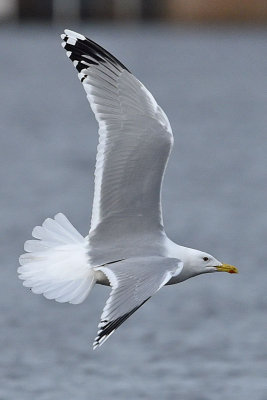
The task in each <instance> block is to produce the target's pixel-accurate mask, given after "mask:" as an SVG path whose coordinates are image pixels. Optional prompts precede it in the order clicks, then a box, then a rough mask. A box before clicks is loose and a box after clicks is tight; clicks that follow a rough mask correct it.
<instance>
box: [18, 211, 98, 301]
mask: <svg viewBox="0 0 267 400" xmlns="http://www.w3.org/2000/svg"><path fill="white" fill-rule="evenodd" d="M32 236H33V237H34V238H35V239H37V240H27V241H26V242H25V244H24V250H25V251H26V252H27V253H25V254H22V255H21V256H20V258H19V262H20V265H21V267H19V268H18V274H19V278H20V279H22V280H23V281H24V282H23V285H24V286H26V287H30V288H31V289H32V291H33V292H34V293H38V294H40V293H42V294H43V295H44V296H45V297H46V298H47V299H55V300H56V301H58V302H60V303H64V302H69V303H72V304H79V303H82V302H83V301H84V299H85V298H86V297H87V296H88V294H89V292H90V290H91V289H92V288H93V286H94V284H95V278H94V271H93V270H92V269H91V268H90V265H89V261H88V239H87V238H84V237H83V236H82V235H81V234H80V233H79V232H78V231H77V230H76V229H75V228H74V227H73V225H72V224H71V223H70V222H69V220H68V219H67V218H66V217H65V215H63V214H61V213H59V214H57V215H56V216H55V217H54V219H51V218H47V219H46V220H45V221H44V223H43V224H42V226H36V227H35V228H34V229H33V231H32Z"/></svg>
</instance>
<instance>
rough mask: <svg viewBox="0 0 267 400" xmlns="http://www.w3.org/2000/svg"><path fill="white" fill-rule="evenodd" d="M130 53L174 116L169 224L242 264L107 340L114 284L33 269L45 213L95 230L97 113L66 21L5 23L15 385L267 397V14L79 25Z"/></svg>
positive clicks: (7, 325)
mask: <svg viewBox="0 0 267 400" xmlns="http://www.w3.org/2000/svg"><path fill="white" fill-rule="evenodd" d="M69 28H71V29H75V30H78V31H81V32H82V33H84V34H86V35H88V36H90V37H91V38H92V39H93V40H95V41H97V42H99V43H100V44H102V45H103V46H105V47H106V48H107V49H108V50H109V51H111V52H112V53H114V54H115V55H116V56H117V57H118V58H119V59H120V60H121V61H122V62H123V63H124V64H126V65H127V66H128V67H129V69H130V70H131V71H132V72H133V73H134V74H135V75H136V76H137V77H138V78H139V79H140V80H141V81H142V82H143V83H144V84H145V85H146V86H147V87H148V89H150V90H151V92H152V93H153V94H154V96H155V98H156V99H157V101H158V102H159V104H160V105H161V106H162V108H163V109H164V110H165V112H166V113H167V115H168V116H169V119H170V122H171V124H172V127H173V132H174V137H175V147H174V150H173V153H172V157H171V159H170V162H169V166H168V169H167V173H166V178H165V183H164V188H163V201H164V206H163V208H164V221H165V226H166V230H167V233H168V234H169V236H170V237H171V238H172V239H173V240H175V241H177V242H178V243H180V244H183V245H187V246H190V247H194V248H198V249H201V250H205V251H207V252H210V253H211V254H213V255H214V256H215V257H217V258H218V259H220V260H222V261H224V262H227V263H231V264H234V265H236V266H237V267H239V269H240V274H239V275H230V274H222V273H221V274H209V275H206V276H201V277H197V278H193V279H191V280H188V281H187V282H184V283H182V284H180V285H175V286H172V287H167V288H163V289H162V290H161V291H160V292H159V293H158V294H157V295H155V297H153V298H152V299H151V300H150V301H149V302H147V303H146V304H145V305H144V307H142V308H141V309H140V310H138V312H137V313H135V314H134V315H133V316H132V317H131V318H130V319H129V320H128V321H127V322H126V323H125V324H123V325H122V326H121V327H120V328H119V329H118V331H116V332H115V334H114V335H113V336H112V337H111V338H110V339H109V340H108V341H107V342H106V343H105V344H104V345H103V347H101V348H100V349H99V350H97V351H94V352H93V351H92V342H93V339H94V336H95V334H96V331H97V324H98V322H99V317H100V313H101V311H102V308H103V305H104V303H105V300H106V298H107V296H108V293H109V289H108V288H105V287H95V289H94V290H93V292H92V293H91V294H90V297H88V299H87V300H86V301H85V302H84V303H83V304H81V305H79V306H73V305H69V304H58V303H56V302H54V301H48V300H46V299H44V298H43V297H42V296H40V295H39V296H38V295H33V294H32V293H31V292H30V291H29V290H28V289H26V288H24V287H23V286H22V284H21V281H19V280H18V279H17V274H16V269H17V267H18V256H19V255H20V254H21V253H22V252H23V243H24V241H25V240H26V239H29V238H30V236H31V230H32V228H33V227H34V226H35V225H38V224H41V223H42V222H43V220H44V219H45V218H46V217H48V216H54V215H55V214H56V213H57V212H59V211H61V212H63V213H65V214H66V215H67V216H68V218H69V219H70V221H71V222H72V223H73V224H74V225H75V226H76V227H77V229H79V231H80V232H82V233H83V234H84V235H86V234H87V232H88V229H89V222H90V212H91V204H92V197H93V171H94V163H95V154H96V145H97V125H96V122H95V120H94V117H93V114H92V112H91V111H90V109H89V106H88V103H87V101H86V97H85V93H84V91H83V89H82V87H81V85H80V83H79V81H78V79H77V77H76V72H75V70H74V68H73V67H72V66H71V64H70V62H69V61H68V60H67V58H66V56H65V54H64V51H63V50H62V48H61V46H60V38H59V33H61V28H59V27H52V28H51V27H45V26H37V25H36V26H34V25H33V26H23V25H22V26H20V27H19V26H17V27H16V26H11V27H9V26H7V25H6V26H2V27H1V28H0V54H1V62H0V93H1V95H0V128H1V129H0V135H1V137H0V141H1V142H0V163H1V164H0V179H1V198H0V229H1V240H0V251H1V275H0V276H1V290H0V307H1V313H0V320H1V334H0V341H1V352H0V367H1V376H0V379H1V382H0V399H1V400H13V399H18V400H26V399H27V400H28V399H38V400H62V399H64V400H66V399H71V400H87V399H90V400H95V399H107V400H109V399H115V400H125V399H127V400H136V399H163V400H169V399H181V400H233V399H234V400H266V399H267V343H266V341H267V340H266V339H267V321H266V318H267V313H266V310H267V234H266V231H267V210H266V205H267V201H266V197H267V182H266V177H267V175H266V174H267V173H266V171H267V155H266V154H267V136H266V126H267V51H266V39H267V32H266V30H264V29H263V28H262V29H256V28H252V27H251V28H249V27H247V28H246V27H239V28H233V27H230V26H229V27H220V28H215V27H214V28H211V27H210V28H207V27H206V28H204V27H203V28H200V27H199V28H198V27H195V28H189V27H187V28H186V27H185V28H177V27H175V26H171V27H167V26H163V25H151V26H149V25H147V26H142V25H132V26H130V27H126V25H125V26H123V25H122V26H115V25H113V26H111V25H97V24H94V25H89V24H88V25H83V26H77V25H72V26H69Z"/></svg>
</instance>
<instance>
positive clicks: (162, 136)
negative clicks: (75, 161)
mask: <svg viewBox="0 0 267 400" xmlns="http://www.w3.org/2000/svg"><path fill="white" fill-rule="evenodd" d="M61 37H62V39H63V43H62V46H63V47H64V48H65V50H66V51H67V56H68V57H69V58H70V60H71V61H72V62H73V65H74V66H75V67H76V69H77V70H78V72H79V74H78V76H79V78H80V80H81V82H82V84H83V87H84V89H85V91H86V94H87V98H88V100H89V103H90V105H91V108H92V110H93V112H94V114H95V117H96V119H97V121H98V123H99V136H100V139H99V145H98V153H97V162H96V170H95V193H94V202H93V212H92V221H91V230H90V243H91V244H92V247H93V248H97V247H98V246H99V247H101V246H104V245H106V244H107V243H108V242H109V241H110V242H111V243H113V240H114V238H116V239H118V240H120V243H123V240H124V238H125V237H126V236H127V237H128V238H129V236H130V235H135V236H138V237H140V236H142V234H147V233H150V232H153V233H155V232H159V233H161V232H162V231H163V222H162V215H161V198H160V197H161V196H160V195H161V184H162V178H163V174H164V170H165V167H166V163H167V160H168V157H169V154H170V150H171V147H172V141H173V136H172V131H171V127H170V123H169V121H168V118H167V117H166V115H165V113H164V112H163V111H162V109H161V108H160V107H159V106H158V104H157V103H156V101H155V99H154V97H153V96H152V95H151V93H150V92H149V91H148V90H147V89H146V88H145V87H144V85H142V83H141V82H139V81H138V80H137V79H136V78H135V77H134V76H133V75H132V74H131V73H130V72H129V71H128V69H127V68H126V67H125V66H124V65H123V64H122V63H121V62H120V61H118V60H117V59H116V58H115V57H114V56H112V55H111V54H110V53H108V52H107V51H106V50H104V49H103V48H102V47H100V46H99V45H98V44H96V43H94V42H93V41H91V40H90V39H88V38H86V37H85V36H83V35H80V34H78V33H75V32H72V31H69V30H65V34H63V35H62V36H61ZM129 227H130V229H129Z"/></svg>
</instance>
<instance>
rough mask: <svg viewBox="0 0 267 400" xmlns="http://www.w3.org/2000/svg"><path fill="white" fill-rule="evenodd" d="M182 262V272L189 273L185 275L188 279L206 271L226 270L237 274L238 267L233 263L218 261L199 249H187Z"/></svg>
mask: <svg viewBox="0 0 267 400" xmlns="http://www.w3.org/2000/svg"><path fill="white" fill-rule="evenodd" d="M188 250H189V251H188V252H187V254H186V256H185V258H184V260H183V262H184V268H183V269H184V273H185V274H186V275H189V274H190V276H188V277H185V279H188V278H189V277H191V276H195V275H200V274H205V273H208V272H228V273H230V274H237V273H238V269H237V268H236V267H234V266H233V265H229V264H224V263H222V262H220V261H218V260H217V259H216V258H215V257H213V256H212V255H210V254H208V253H205V252H203V251H199V250H193V249H188Z"/></svg>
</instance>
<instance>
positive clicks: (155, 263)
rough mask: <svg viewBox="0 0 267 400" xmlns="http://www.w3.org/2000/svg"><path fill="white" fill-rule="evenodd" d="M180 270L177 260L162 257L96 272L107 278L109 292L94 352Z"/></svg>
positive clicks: (129, 261)
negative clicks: (100, 272)
mask: <svg viewBox="0 0 267 400" xmlns="http://www.w3.org/2000/svg"><path fill="white" fill-rule="evenodd" d="M182 268H183V263H182V262H181V261H180V260H178V259H176V258H165V257H136V258H130V259H128V260H122V261H119V262H115V263H112V264H108V265H104V266H101V267H97V268H95V270H97V271H102V272H103V273H104V274H105V275H106V277H107V278H108V280H109V282H110V285H111V287H112V290H111V293H110V296H109V299H108V300H107V302H106V305H105V307H104V310H103V313H102V315H101V321H100V323H99V325H98V328H99V330H98V333H97V337H96V339H95V341H94V345H93V346H94V349H95V348H96V347H98V346H101V345H102V344H103V343H104V342H105V341H106V340H107V339H108V337H109V336H110V335H111V334H112V333H113V332H114V331H115V330H116V329H117V328H118V327H119V326H120V325H121V324H122V323H123V322H124V321H126V319H127V318H129V317H130V316H131V315H132V314H133V313H134V312H135V311H136V310H138V308H140V307H141V306H142V305H143V304H144V303H145V302H146V301H147V300H149V298H150V297H151V296H152V295H153V294H155V293H156V292H157V291H158V290H159V289H160V288H162V286H164V285H165V284H166V283H167V282H169V280H170V279H171V278H172V277H174V276H177V275H178V274H179V273H180V272H181V270H182Z"/></svg>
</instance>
